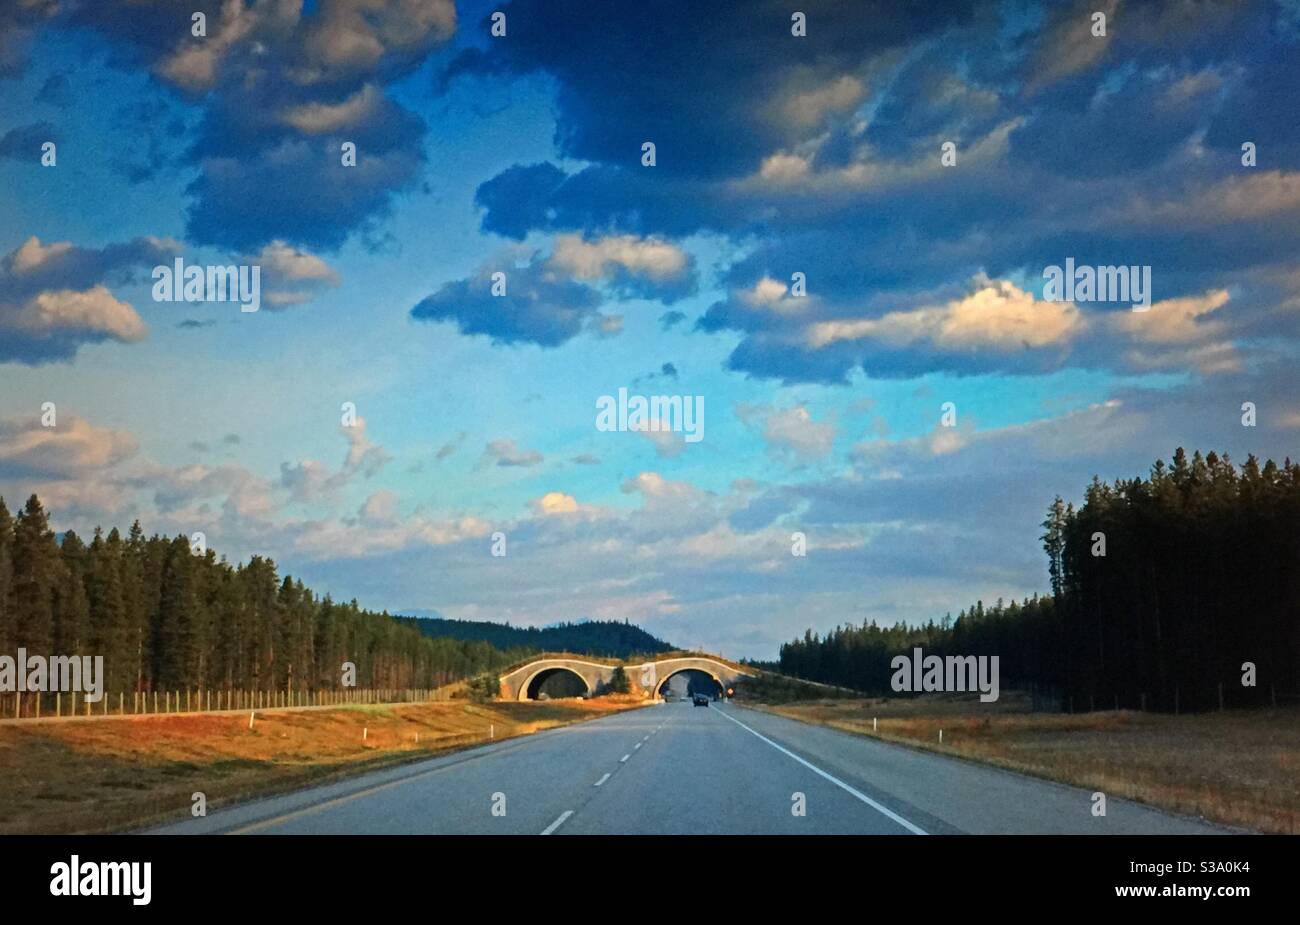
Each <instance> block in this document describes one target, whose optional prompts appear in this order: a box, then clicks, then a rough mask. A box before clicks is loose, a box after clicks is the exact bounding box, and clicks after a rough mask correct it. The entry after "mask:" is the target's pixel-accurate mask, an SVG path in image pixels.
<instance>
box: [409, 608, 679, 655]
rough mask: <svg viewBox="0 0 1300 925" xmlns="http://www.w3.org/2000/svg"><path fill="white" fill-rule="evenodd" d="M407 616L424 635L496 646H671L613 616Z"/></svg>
mask: <svg viewBox="0 0 1300 925" xmlns="http://www.w3.org/2000/svg"><path fill="white" fill-rule="evenodd" d="M402 619H408V620H410V621H411V622H412V623H414V624H415V625H416V626H418V627H419V628H420V632H422V633H424V634H425V635H426V636H433V637H443V638H450V639H460V640H464V641H469V642H486V643H490V644H491V645H492V646H494V647H495V648H498V649H519V648H527V649H534V650H536V651H539V652H573V653H576V654H582V655H602V656H606V657H608V658H628V657H629V656H632V655H653V654H654V653H656V652H670V651H672V646H670V645H669V644H668V643H666V642H664V641H663V640H662V639H656V638H655V637H654V636H651V635H650V634H649V633H647V632H646V631H645V630H643V629H641V627H639V626H635V625H634V624H631V623H619V622H618V621H616V620H590V621H584V622H581V623H556V624H554V625H553V626H544V627H537V626H511V625H510V624H509V623H491V622H488V621H485V620H478V621H476V620H447V619H442V618H436V619H435V618H411V617H404V618H402Z"/></svg>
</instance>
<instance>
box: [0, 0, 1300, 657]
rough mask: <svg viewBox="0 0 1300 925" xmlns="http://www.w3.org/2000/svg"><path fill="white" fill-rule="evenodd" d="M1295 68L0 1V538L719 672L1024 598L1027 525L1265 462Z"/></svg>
mask: <svg viewBox="0 0 1300 925" xmlns="http://www.w3.org/2000/svg"><path fill="white" fill-rule="evenodd" d="M194 10H201V11H204V12H205V13H206V17H207V19H206V35H205V36H203V37H195V36H194V35H192V30H191V25H192V23H191V13H192V12H193V11H194ZM796 10H797V11H799V12H802V13H804V14H806V35H803V36H796V35H793V34H792V26H793V23H792V13H793V12H794V11H796ZM494 11H501V12H503V13H504V14H505V24H506V30H505V31H506V34H505V35H504V36H493V35H492V22H491V16H492V14H493V12H494ZM1098 12H1100V13H1104V14H1105V34H1104V35H1098V34H1094V33H1095V32H1097V27H1096V23H1097V21H1096V18H1095V14H1096V13H1098ZM1298 62H1300V4H1297V3H1296V2H1294V0H1288V2H1253V3H1228V2H1209V0H1203V2H1190V0H1188V2H1156V0H1152V2H1143V3H1130V2H1125V0H1088V2H1086V3H1069V2H1056V3H1049V4H1043V5H1039V4H1036V3H1030V2H1004V3H973V2H961V0H945V2H942V3H932V4H920V3H915V2H913V0H895V2H878V3H871V2H862V3H852V4H847V3H837V2H806V0H798V2H791V3H774V2H769V0H756V2H755V0H750V2H738V3H730V2H714V3H709V4H700V3H698V2H694V3H653V4H649V3H647V4H644V5H642V4H631V3H618V4H592V3H590V2H587V0H583V2H565V0H514V2H494V3H486V4H485V3H465V4H456V5H454V6H453V4H452V3H451V2H449V0H394V2H387V3H385V2H380V0H351V2H343V0H340V2H327V0H318V2H311V0H225V2H210V0H209V2H203V0H194V2H189V3H183V4H178V3H173V2H165V0H154V2H150V0H137V2H133V3H130V4H127V3H115V2H90V0H86V2H76V0H11V2H8V3H5V4H4V5H3V6H2V7H0V191H2V192H3V195H2V196H0V382H2V383H3V388H2V389H0V495H3V497H4V498H5V500H6V501H7V503H8V504H9V506H10V507H11V508H14V507H16V506H18V505H19V504H20V503H21V501H22V499H23V498H25V497H26V495H28V494H30V493H31V492H33V491H35V492H37V493H39V494H40V495H41V497H42V498H43V499H44V500H45V501H46V503H47V506H48V507H49V508H51V511H52V516H53V521H54V523H55V525H56V527H58V528H59V529H66V528H69V527H71V528H75V529H76V530H78V531H79V532H86V533H89V531H90V530H91V529H93V527H94V526H95V525H96V524H103V525H105V526H112V525H120V526H126V525H129V523H130V522H131V520H132V519H134V518H137V517H138V518H139V519H140V520H141V522H142V523H143V525H144V527H145V529H146V530H147V531H149V532H154V531H161V532H166V533H171V534H175V533H185V534H187V535H188V534H191V533H193V532H195V531H202V532H204V533H205V534H206V536H207V538H208V542H209V543H210V544H211V545H213V546H215V547H216V548H217V549H218V550H219V551H221V552H223V553H225V554H227V555H228V556H229V557H230V558H231V559H243V558H246V557H247V556H248V555H250V554H252V553H264V554H268V555H270V556H272V557H273V558H274V559H275V560H276V561H277V562H278V563H279V565H280V567H281V569H282V571H287V572H290V573H292V574H294V575H298V576H301V577H302V578H303V579H304V580H305V581H307V582H308V584H310V585H312V586H313V587H315V588H316V589H318V590H320V591H328V592H330V593H332V594H334V595H335V596H336V597H343V598H351V597H356V598H357V599H358V600H359V601H360V602H361V603H362V604H363V605H365V606H368V607H372V608H375V609H380V608H388V609H390V610H394V611H397V610H407V609H411V608H419V609H423V610H436V611H438V612H441V613H442V614H444V615H447V616H452V617H463V618H470V619H493V620H510V621H512V622H514V623H517V624H541V623H547V622H553V621H556V620H562V619H577V618H583V617H591V618H607V619H608V618H613V619H623V618H627V619H630V620H632V621H634V622H636V623H639V624H641V625H643V626H644V627H645V628H646V629H648V630H650V631H651V632H653V633H656V634H657V635H659V636H662V637H664V638H667V639H669V640H671V641H673V642H675V643H677V644H679V645H682V646H699V647H703V648H708V649H711V650H714V651H721V652H723V653H724V654H727V655H731V656H753V657H773V656H774V655H775V653H776V649H777V646H778V645H779V644H780V642H781V641H783V640H785V639H788V638H790V637H791V636H794V635H796V634H802V632H803V630H804V629H805V628H806V627H809V626H811V627H813V628H815V629H818V630H825V629H828V628H830V627H832V626H834V625H836V624H839V623H842V622H850V621H851V622H860V621H862V620H864V619H873V618H874V619H879V620H884V621H894V620H896V619H919V620H925V619H928V618H931V617H941V616H942V615H943V614H944V613H945V612H947V611H953V612H956V611H957V610H958V609H960V608H962V607H964V606H966V605H968V604H970V603H971V602H973V601H974V600H975V599H977V598H983V599H984V600H986V601H991V600H993V599H995V598H997V597H999V596H1002V597H1008V598H1009V597H1013V596H1022V595H1026V594H1030V593H1033V592H1037V591H1042V590H1044V589H1045V588H1046V587H1047V576H1046V568H1045V560H1044V557H1043V555H1042V552H1041V549H1040V546H1039V541H1038V536H1039V533H1040V532H1041V531H1040V530H1039V528H1038V523H1039V522H1040V521H1041V520H1042V518H1043V514H1044V510H1045V508H1046V506H1047V505H1048V503H1049V502H1050V501H1051V499H1052V497H1053V496H1054V495H1055V494H1058V493H1059V494H1062V495H1064V496H1066V497H1067V498H1077V497H1078V496H1079V494H1080V493H1081V492H1082V489H1083V487H1084V485H1085V484H1086V482H1087V480H1088V479H1089V478H1090V477H1091V476H1092V475H1093V474H1094V473H1095V474H1098V475H1100V476H1102V477H1103V478H1105V479H1113V478H1117V477H1131V476H1134V475H1137V474H1142V473H1145V472H1146V470H1147V468H1148V467H1149V465H1150V463H1151V462H1152V461H1153V460H1154V459H1155V458H1157V457H1166V458H1167V457H1168V456H1169V455H1171V453H1172V451H1173V449H1174V447H1176V446H1179V445H1183V446H1186V447H1188V448H1189V449H1191V448H1201V449H1203V450H1209V449H1217V450H1219V451H1220V452H1223V451H1227V452H1228V453H1229V454H1230V455H1231V457H1232V458H1233V459H1235V460H1237V461H1241V460H1244V459H1245V457H1246V455H1247V454H1248V453H1255V454H1257V455H1260V456H1273V457H1276V458H1279V459H1280V458H1281V457H1283V456H1286V455H1288V454H1294V453H1295V452H1296V447H1297V446H1298V445H1300V440H1297V438H1298V437H1300V396H1297V389H1296V386H1297V375H1296V372H1295V370H1296V365H1295V364H1296V353H1297V349H1296V348H1297V344H1298V340H1297V338H1298V336H1300V262H1298V261H1297V255H1298V251H1300V247H1298V245H1300V144H1298V142H1300V119H1297V117H1296V110H1295V100H1296V99H1297V98H1298V96H1300V64H1298ZM47 142H53V143H54V145H55V148H54V151H55V153H56V163H55V165H54V166H44V165H42V163H41V160H42V150H43V147H42V146H43V145H45V144H46V143H47ZM345 142H352V143H353V144H355V146H356V152H357V154H356V165H355V166H351V167H345V166H343V163H342V156H341V153H340V152H341V148H342V145H343V144H344V143H345ZM646 142H652V143H653V144H654V146H655V148H654V153H655V163H654V165H653V166H645V165H644V164H643V145H644V143H646ZM949 142H950V143H951V144H952V147H951V148H950V149H949V151H950V152H952V155H953V157H955V164H945V162H944V157H943V151H944V145H945V143H949ZM1247 143H1249V145H1250V146H1252V148H1251V150H1253V152H1254V156H1253V159H1252V158H1250V157H1247V156H1246V155H1245V154H1244V153H1243V145H1247ZM949 160H952V158H949ZM1244 161H1252V163H1244ZM176 257H181V258H183V259H184V260H185V261H186V263H189V264H197V265H208V264H245V265H251V264H256V265H258V266H260V267H261V268H262V269H261V274H262V276H261V282H262V308H261V310H260V311H258V312H255V313H254V312H241V311H240V310H239V306H238V305H237V304H232V303H229V302H224V303H220V302H209V303H185V302H180V303H176V302H170V303H169V302H160V301H155V300H154V298H153V296H152V292H151V288H152V280H151V271H152V269H153V268H154V267H155V266H156V265H159V264H168V265H170V263H171V262H172V261H173V260H174V259H175V258H176ZM1067 258H1072V259H1073V260H1074V261H1075V262H1076V263H1077V264H1085V265H1126V266H1127V265H1135V266H1149V267H1151V274H1152V305H1151V308H1150V310H1148V311H1145V312H1134V311H1132V310H1131V306H1130V305H1128V304H1124V303H1119V302H1110V303H1098V302H1085V301H1079V302H1077V303H1076V302H1063V301H1048V300H1046V299H1045V298H1044V292H1043V286H1044V279H1043V271H1044V268H1045V267H1048V266H1051V265H1064V263H1065V260H1066V259H1067ZM495 273H504V274H505V280H506V295H505V296H502V297H497V296H493V295H492V292H491V285H492V278H493V274H495ZM796 274H803V276H802V277H796ZM795 279H803V280H805V281H806V290H805V291H804V293H803V294H802V295H800V294H798V292H797V291H795V288H794V286H793V285H792V283H793V281H794V280H795ZM619 388H626V389H628V390H629V392H630V393H635V394H642V395H684V396H702V397H703V400H704V408H705V415H704V423H705V430H704V439H703V440H701V441H699V442H693V443H688V442H686V441H684V440H683V439H681V436H680V435H676V434H661V433H638V432H602V431H600V430H598V429H597V428H596V426H595V417H596V402H597V399H598V398H599V397H600V396H602V395H614V394H617V392H618V389H619ZM46 402H53V403H54V406H55V408H56V409H57V423H56V426H54V427H44V426H42V423H41V409H42V405H43V403H46ZM349 402H350V403H352V404H353V405H354V406H355V408H356V413H357V416H358V421H357V424H356V425H355V426H352V427H344V426H341V420H342V408H343V406H344V404H345V403H349ZM1245 402H1253V403H1254V405H1255V407H1256V409H1257V412H1256V413H1257V418H1256V425H1255V426H1254V427H1245V426H1243V425H1242V410H1241V409H1242V405H1243V403H1245ZM946 403H951V409H950V410H952V411H953V412H954V413H955V422H954V421H953V420H952V418H951V417H950V419H949V423H953V424H954V426H946V425H945V423H944V421H943V420H942V418H943V414H944V408H945V405H946ZM796 531H799V532H803V533H804V534H805V535H806V536H807V555H806V556H804V557H796V556H793V555H791V536H792V534H793V533H795V532H796ZM496 532H501V533H504V534H505V535H506V555H505V556H503V557H494V556H492V555H491V548H492V539H491V538H492V535H493V534H494V533H496Z"/></svg>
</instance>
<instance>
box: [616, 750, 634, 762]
mask: <svg viewBox="0 0 1300 925" xmlns="http://www.w3.org/2000/svg"><path fill="white" fill-rule="evenodd" d="M631 757H632V754H631V753H630V752H629V753H628V754H626V755H624V756H623V757H622V758H620V759H618V763H619V764H622V763H623V762H624V761H627V759H629V758H631Z"/></svg>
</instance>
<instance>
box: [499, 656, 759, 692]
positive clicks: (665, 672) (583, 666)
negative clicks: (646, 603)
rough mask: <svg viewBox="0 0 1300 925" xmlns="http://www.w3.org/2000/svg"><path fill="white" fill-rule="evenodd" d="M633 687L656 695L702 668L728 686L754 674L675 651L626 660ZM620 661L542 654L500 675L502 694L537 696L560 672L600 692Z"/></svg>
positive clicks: (586, 690)
mask: <svg viewBox="0 0 1300 925" xmlns="http://www.w3.org/2000/svg"><path fill="white" fill-rule="evenodd" d="M622 665H623V670H624V671H625V672H627V679H628V682H629V683H630V684H631V687H632V690H633V691H635V692H640V693H642V694H643V695H644V696H646V697H654V696H655V695H656V694H657V693H658V692H659V689H660V688H661V687H663V685H664V683H665V682H666V681H667V680H668V679H669V678H671V677H672V676H673V675H675V674H678V673H679V672H683V671H702V672H704V673H705V674H707V675H709V676H710V677H711V678H713V680H714V681H716V682H718V685H719V687H721V688H722V689H724V690H725V689H726V688H728V687H730V686H732V685H733V684H735V683H736V681H738V680H740V679H741V678H748V677H753V676H754V672H753V671H746V670H744V669H742V668H739V667H738V666H736V665H732V664H729V663H728V662H725V661H722V660H721V659H716V658H712V657H710V656H707V655H674V656H665V657H663V658H659V659H651V660H649V661H644V662H624V663H622ZM616 667H618V663H605V662H596V661H591V660H589V659H584V658H582V657H581V656H565V655H560V656H541V657H539V658H537V659H534V660H533V661H531V662H528V663H527V664H526V665H521V666H519V667H518V668H515V669H514V670H513V671H510V672H508V673H506V674H504V675H502V676H501V697H502V699H504V700H536V699H537V695H538V692H539V691H540V689H541V686H542V684H544V683H545V682H546V681H547V679H549V678H551V677H554V676H555V675H557V674H568V675H573V676H575V677H576V678H577V679H578V680H579V681H580V682H582V686H583V687H584V689H585V696H588V697H591V696H594V695H595V694H599V693H601V692H602V691H604V690H605V689H606V688H608V686H609V682H610V679H611V678H613V676H614V669H615V668H616Z"/></svg>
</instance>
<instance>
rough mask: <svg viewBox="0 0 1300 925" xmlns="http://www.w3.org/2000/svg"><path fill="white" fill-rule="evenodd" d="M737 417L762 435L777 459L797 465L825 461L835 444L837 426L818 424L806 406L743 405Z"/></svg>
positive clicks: (739, 407) (824, 423) (737, 412)
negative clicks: (785, 458) (785, 457)
mask: <svg viewBox="0 0 1300 925" xmlns="http://www.w3.org/2000/svg"><path fill="white" fill-rule="evenodd" d="M736 415H737V416H738V417H739V418H740V419H741V420H742V421H744V422H745V423H746V424H748V425H750V426H752V427H755V428H756V429H758V431H759V432H760V433H761V435H762V438H763V442H764V443H766V444H767V447H768V449H769V450H770V451H772V452H773V453H774V454H776V455H778V456H789V457H790V458H792V459H794V460H797V461H808V460H815V459H824V458H825V457H827V456H829V455H830V453H831V450H832V449H833V448H834V444H835V425H834V424H831V423H828V422H825V421H815V420H813V417H812V415H811V414H810V413H809V412H808V409H807V408H806V407H804V406H803V405H795V406H794V407H791V408H777V407H773V406H771V405H761V404H743V403H742V404H740V405H737V406H736Z"/></svg>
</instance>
